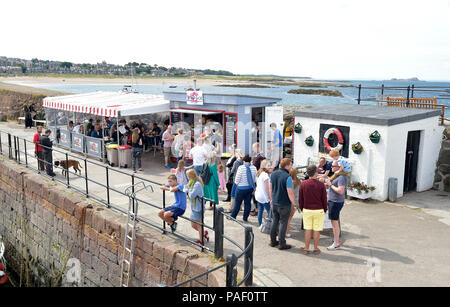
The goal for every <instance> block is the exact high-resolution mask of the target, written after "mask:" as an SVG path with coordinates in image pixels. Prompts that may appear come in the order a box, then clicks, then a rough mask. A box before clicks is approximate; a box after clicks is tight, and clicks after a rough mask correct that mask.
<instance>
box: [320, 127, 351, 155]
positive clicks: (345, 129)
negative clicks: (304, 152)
mask: <svg viewBox="0 0 450 307" xmlns="http://www.w3.org/2000/svg"><path fill="white" fill-rule="evenodd" d="M330 128H337V129H339V131H341V133H342V136H343V138H344V146H343V147H342V150H341V156H343V157H345V158H348V153H349V152H348V150H349V144H350V127H345V126H336V125H326V124H320V128H319V136H320V139H319V152H322V153H326V154H328V150H327V149H326V148H325V144H324V143H323V135H324V134H325V132H326V131H327V130H328V129H330ZM328 143H329V144H330V146H331V147H335V146H336V145H337V144H338V140H337V137H336V135H335V134H334V133H333V134H331V135H330V136H329V138H328Z"/></svg>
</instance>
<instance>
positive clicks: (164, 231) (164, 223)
mask: <svg viewBox="0 0 450 307" xmlns="http://www.w3.org/2000/svg"><path fill="white" fill-rule="evenodd" d="M164 208H166V190H163V209H164ZM165 233H166V221H164V220H163V234H165Z"/></svg>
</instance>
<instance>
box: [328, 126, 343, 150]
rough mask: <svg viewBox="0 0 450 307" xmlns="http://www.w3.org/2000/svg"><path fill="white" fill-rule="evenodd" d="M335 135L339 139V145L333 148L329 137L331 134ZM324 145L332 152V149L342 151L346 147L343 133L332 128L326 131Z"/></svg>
mask: <svg viewBox="0 0 450 307" xmlns="http://www.w3.org/2000/svg"><path fill="white" fill-rule="evenodd" d="M333 133H334V134H335V135H336V136H337V138H338V144H337V145H336V147H333V148H332V147H331V146H330V143H329V142H328V137H329V136H330V134H333ZM323 143H324V144H325V148H326V149H327V150H328V151H330V150H332V149H336V150H337V151H340V150H341V149H342V147H344V137H343V136H342V133H341V131H340V130H339V129H338V128H330V129H328V130H327V131H325V134H324V135H323Z"/></svg>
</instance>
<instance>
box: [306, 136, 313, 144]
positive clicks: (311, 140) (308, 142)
mask: <svg viewBox="0 0 450 307" xmlns="http://www.w3.org/2000/svg"><path fill="white" fill-rule="evenodd" d="M305 144H306V145H308V146H313V144H314V138H313V137H312V135H310V136H308V137H307V138H306V139H305Z"/></svg>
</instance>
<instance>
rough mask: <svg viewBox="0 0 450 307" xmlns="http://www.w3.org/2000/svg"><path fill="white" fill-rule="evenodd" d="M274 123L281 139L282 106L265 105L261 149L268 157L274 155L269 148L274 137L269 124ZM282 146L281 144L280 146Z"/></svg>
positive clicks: (282, 126) (280, 157) (282, 123)
mask: <svg viewBox="0 0 450 307" xmlns="http://www.w3.org/2000/svg"><path fill="white" fill-rule="evenodd" d="M272 123H275V124H276V125H277V130H279V131H280V132H281V136H282V138H281V140H283V130H284V121H283V107H281V106H272V107H266V110H265V118H264V134H263V136H264V139H263V140H262V143H263V147H262V148H263V150H264V153H265V154H266V157H267V158H268V159H274V158H276V157H272V156H273V150H272V151H271V150H270V148H272V146H273V145H274V144H273V139H274V131H273V130H272V129H271V128H270V124H272ZM281 148H283V145H282V146H281ZM282 158H283V157H282V156H279V157H278V159H282Z"/></svg>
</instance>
